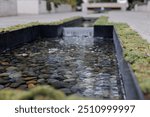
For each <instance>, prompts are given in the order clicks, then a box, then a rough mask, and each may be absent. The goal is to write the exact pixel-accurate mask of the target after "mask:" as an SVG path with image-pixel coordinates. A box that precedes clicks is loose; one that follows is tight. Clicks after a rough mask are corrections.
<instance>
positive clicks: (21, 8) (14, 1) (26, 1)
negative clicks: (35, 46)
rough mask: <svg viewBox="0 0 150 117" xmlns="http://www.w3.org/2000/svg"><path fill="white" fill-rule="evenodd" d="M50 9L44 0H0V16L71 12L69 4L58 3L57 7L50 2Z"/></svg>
mask: <svg viewBox="0 0 150 117" xmlns="http://www.w3.org/2000/svg"><path fill="white" fill-rule="evenodd" d="M50 5H51V6H50V10H49V9H48V8H47V2H46V0H0V16H11V15H18V14H19V15H20V14H45V13H60V12H71V11H72V7H71V5H69V4H60V5H58V6H57V7H56V6H55V5H54V4H53V3H51V4H50Z"/></svg>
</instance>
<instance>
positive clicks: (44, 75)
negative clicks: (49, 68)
mask: <svg viewBox="0 0 150 117" xmlns="http://www.w3.org/2000/svg"><path fill="white" fill-rule="evenodd" d="M49 77H50V75H49V74H41V75H39V76H38V78H41V79H47V78H49Z"/></svg>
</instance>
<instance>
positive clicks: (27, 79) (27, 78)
mask: <svg viewBox="0 0 150 117" xmlns="http://www.w3.org/2000/svg"><path fill="white" fill-rule="evenodd" d="M34 79H37V77H26V78H23V80H25V81H29V80H34Z"/></svg>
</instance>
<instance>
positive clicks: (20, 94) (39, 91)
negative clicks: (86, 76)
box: [0, 86, 86, 100]
mask: <svg viewBox="0 0 150 117" xmlns="http://www.w3.org/2000/svg"><path fill="white" fill-rule="evenodd" d="M75 99H76V100H81V99H86V98H83V97H79V96H74V95H72V96H66V95H65V94H64V93H63V92H61V91H59V90H56V89H54V88H53V87H50V86H37V87H35V88H33V89H30V90H29V91H22V90H13V89H7V90H1V91H0V100H75Z"/></svg>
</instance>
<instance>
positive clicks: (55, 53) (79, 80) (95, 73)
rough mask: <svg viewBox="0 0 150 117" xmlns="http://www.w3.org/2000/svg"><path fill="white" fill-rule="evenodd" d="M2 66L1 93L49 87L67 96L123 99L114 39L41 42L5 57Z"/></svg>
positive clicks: (69, 37) (90, 38)
mask: <svg viewBox="0 0 150 117" xmlns="http://www.w3.org/2000/svg"><path fill="white" fill-rule="evenodd" d="M105 40H107V41H105ZM0 64H1V66H0V77H1V79H0V88H1V89H6V88H15V89H23V90H26V89H28V88H32V87H35V86H36V85H45V84H46V85H47V84H48V85H52V86H53V87H55V88H56V89H60V90H62V91H63V92H65V93H66V94H67V95H70V94H77V95H82V96H86V97H92V98H98V99H122V93H121V89H122V86H121V85H120V76H119V73H118V68H117V62H116V58H115V52H114V46H113V41H112V40H111V39H110V40H108V39H100V38H93V37H92V36H91V37H90V36H89V37H85V36H79V37H77V36H66V37H63V38H61V39H60V38H59V39H40V40H38V41H35V42H33V43H30V44H27V45H24V46H23V47H21V48H17V49H15V50H12V51H10V52H6V53H2V54H1V55H0Z"/></svg>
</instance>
